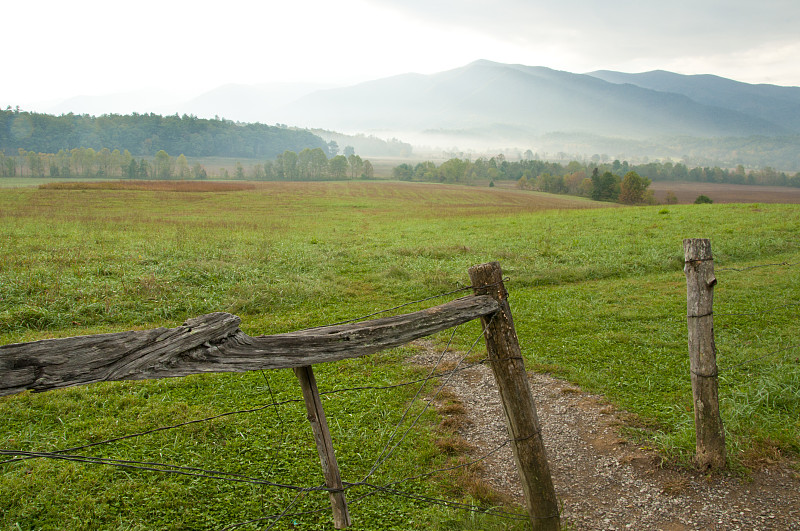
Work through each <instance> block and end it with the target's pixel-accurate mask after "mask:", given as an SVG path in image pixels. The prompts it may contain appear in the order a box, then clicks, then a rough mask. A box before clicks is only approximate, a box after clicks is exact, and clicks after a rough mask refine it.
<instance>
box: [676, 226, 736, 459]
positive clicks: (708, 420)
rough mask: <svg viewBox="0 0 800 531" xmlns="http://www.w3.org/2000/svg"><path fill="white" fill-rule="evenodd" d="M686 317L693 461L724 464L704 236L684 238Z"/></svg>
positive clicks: (710, 264) (710, 262)
mask: <svg viewBox="0 0 800 531" xmlns="http://www.w3.org/2000/svg"><path fill="white" fill-rule="evenodd" d="M683 250H684V258H685V260H686V265H685V267H684V273H685V274H686V321H687V328H688V334H689V369H690V371H691V379H692V397H693V403H694V423H695V435H696V439H695V441H696V442H695V464H696V465H697V466H698V467H700V468H701V469H702V470H708V469H712V468H716V469H722V468H725V463H726V457H725V430H724V429H723V426H722V417H721V416H720V412H719V392H718V384H717V374H718V370H717V348H716V345H715V344H714V286H715V285H716V284H717V279H716V277H715V276H714V259H713V256H712V254H711V242H710V241H709V240H707V239H699V238H692V239H686V240H683Z"/></svg>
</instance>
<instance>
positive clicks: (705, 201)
mask: <svg viewBox="0 0 800 531" xmlns="http://www.w3.org/2000/svg"><path fill="white" fill-rule="evenodd" d="M713 202H714V201H712V200H711V198H710V197H708V196H707V195H698V196H697V199H695V200H694V204H695V205H710V204H711V203H713Z"/></svg>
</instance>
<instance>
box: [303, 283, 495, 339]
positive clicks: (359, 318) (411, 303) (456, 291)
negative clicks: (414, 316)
mask: <svg viewBox="0 0 800 531" xmlns="http://www.w3.org/2000/svg"><path fill="white" fill-rule="evenodd" d="M510 281H511V279H509V278H508V277H506V278H504V279H502V280H500V281H498V282H495V283H493V284H486V285H483V286H463V287H460V288H456V289H454V290H452V291H446V292H444V293H438V294H436V295H431V296H430V297H425V298H423V299H417V300H415V301H411V302H405V303H403V304H399V305H397V306H393V307H391V308H386V309H384V310H378V311H376V312H372V313H369V314H366V315H362V316H361V317H354V318H352V319H347V320H345V321H338V322H336V323H331V324H326V325H319V326H314V327H311V328H306V330H317V329H319V328H327V327H329V326H339V325H344V324H349V323H357V322H359V321H363V320H365V319H369V318H370V317H375V316H376V315H381V314H383V313H389V312H394V311H397V310H400V309H402V308H405V307H407V306H413V305H414V304H420V303H423V302H428V301H431V300H434V299H440V298H442V297H447V296H449V295H454V294H456V293H461V292H462V291H469V290H474V289H478V288H491V287H494V286H499V285H500V284H503V283H504V282H510ZM456 284H458V283H456ZM455 300H459V299H455Z"/></svg>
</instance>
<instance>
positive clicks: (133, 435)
mask: <svg viewBox="0 0 800 531" xmlns="http://www.w3.org/2000/svg"><path fill="white" fill-rule="evenodd" d="M486 361H488V358H484V359H481V360H478V361H477V362H475V363H470V364H466V365H465V366H463V367H458V368H455V369H451V370H449V371H444V372H440V373H434V375H433V377H432V378H433V379H435V378H441V377H443V376H448V375H450V374H452V373H456V372H461V371H465V370H468V369H471V368H473V367H475V366H477V365H481V364H484V363H486ZM276 370H277V369H276ZM432 378H431V377H424V378H418V379H416V380H410V381H406V382H400V383H397V384H391V385H364V386H358V387H347V388H343V389H332V390H328V391H320V393H319V394H320V395H321V396H322V395H336V394H339V393H347V392H351V391H369V390H378V391H380V390H391V389H396V388H399V387H407V386H409V385H414V384H417V383H421V382H428V381H429V380H431V379H432ZM270 392H271V390H270ZM301 402H304V400H303V399H302V398H289V399H286V400H281V401H279V402H275V401H273V402H271V403H269V404H264V405H261V406H258V407H255V408H251V409H239V410H235V411H227V412H225V413H220V414H218V415H212V416H210V417H205V418H201V419H194V420H189V421H186V422H180V423H178V424H171V425H168V426H160V427H158V428H153V429H150V430H145V431H142V432H137V433H131V434H128V435H122V436H119V437H114V438H112V439H106V440H103V441H97V442H93V443H89V444H84V445H82V446H74V447H71V448H63V449H60V450H52V451H50V452H33V453H41V454H60V453H65V452H75V451H78V450H84V449H86V448H91V447H94V446H101V445H104V444H111V443H115V442H119V441H124V440H128V439H134V438H137V437H143V436H145V435H150V434H153V433H157V432H159V431H166V430H172V429H177V428H182V427H184V426H189V425H192V424H198V423H202V422H209V421H212V420H216V419H219V418H223V417H227V416H230V415H239V414H245V413H256V412H259V411H263V410H265V409H268V408H271V407H275V408H276V410H277V406H282V405H286V404H290V403H301ZM281 422H282V419H281ZM6 450H7V449H6ZM7 452H10V450H7ZM2 453H3V452H2V451H0V454H2ZM6 455H11V454H10V453H6ZM37 457H38V456H37V455H33V456H29V457H21V458H17V459H8V460H5V461H0V465H5V464H8V463H14V462H17V461H25V460H27V459H36V458H37Z"/></svg>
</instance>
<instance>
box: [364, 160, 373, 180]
mask: <svg viewBox="0 0 800 531" xmlns="http://www.w3.org/2000/svg"><path fill="white" fill-rule="evenodd" d="M364 178H365V179H373V178H375V168H373V167H372V163H371V162H370V161H368V160H365V161H364Z"/></svg>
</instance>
